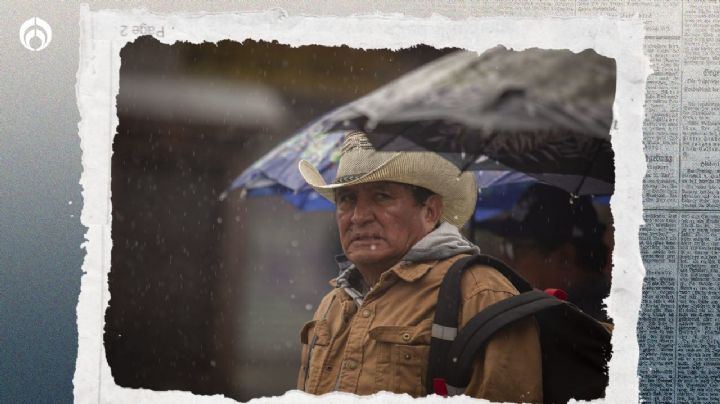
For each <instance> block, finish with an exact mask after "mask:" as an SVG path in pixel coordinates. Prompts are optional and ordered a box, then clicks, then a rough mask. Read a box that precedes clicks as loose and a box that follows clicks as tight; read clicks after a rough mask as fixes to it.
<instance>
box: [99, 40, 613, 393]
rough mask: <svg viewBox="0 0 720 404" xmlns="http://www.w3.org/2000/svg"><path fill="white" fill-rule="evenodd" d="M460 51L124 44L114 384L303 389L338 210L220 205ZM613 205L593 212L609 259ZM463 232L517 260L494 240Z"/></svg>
mask: <svg viewBox="0 0 720 404" xmlns="http://www.w3.org/2000/svg"><path fill="white" fill-rule="evenodd" d="M453 51H455V49H433V48H430V47H426V46H418V47H415V48H411V49H404V50H399V51H390V50H385V49H380V50H358V49H351V48H348V47H322V46H302V47H298V48H292V47H289V46H286V45H280V44H278V43H267V42H255V41H251V40H248V41H245V42H243V43H236V42H230V41H221V42H219V43H217V44H212V43H206V44H201V45H193V44H187V43H178V44H174V45H171V46H170V45H163V44H161V43H159V42H158V41H156V40H155V39H153V38H151V37H141V38H139V39H137V40H136V41H135V42H133V43H130V44H128V45H127V46H125V48H123V50H122V51H121V60H122V66H121V69H120V89H119V94H118V98H117V110H118V116H119V126H118V128H117V134H116V136H115V139H114V143H113V157H112V180H111V186H112V207H113V213H112V242H113V248H112V258H111V260H112V261H111V271H110V275H109V289H110V293H111V299H110V306H109V308H108V310H107V312H106V325H105V349H106V354H107V360H108V363H109V364H110V367H111V370H112V374H113V377H114V378H115V382H116V383H117V384H118V385H121V386H125V387H143V388H149V389H154V390H187V391H192V392H194V393H198V394H218V393H219V394H225V395H227V396H229V397H232V398H235V399H238V400H243V401H245V400H249V399H251V398H254V397H260V396H269V395H280V394H282V393H284V392H285V391H287V390H291V389H294V388H295V385H296V375H297V370H298V367H299V359H300V340H299V330H300V329H301V327H302V325H303V324H304V323H305V322H307V321H309V320H310V318H311V317H312V314H313V312H314V310H315V306H316V305H317V304H318V303H319V301H320V299H321V297H322V296H323V295H324V294H325V293H327V292H328V291H329V290H330V285H329V284H328V281H329V280H330V279H331V278H333V277H334V276H336V274H337V267H336V265H335V263H334V260H333V256H334V255H335V254H339V253H341V252H342V251H341V248H340V245H339V242H338V240H337V230H336V228H335V221H334V213H333V212H332V211H312V212H310V211H303V210H300V209H297V208H295V207H294V206H292V205H291V204H290V203H288V202H287V201H286V200H284V199H283V198H282V197H281V196H278V195H267V196H263V197H247V198H245V197H243V196H242V193H241V192H240V191H239V190H235V191H230V192H229V193H228V194H227V198H225V199H223V200H221V198H220V196H221V195H222V194H223V193H224V192H225V191H227V190H228V188H229V186H230V184H231V183H232V181H233V179H234V178H235V177H236V176H237V175H238V174H239V173H241V172H242V171H243V170H245V169H246V168H248V167H249V166H250V165H252V164H253V163H254V162H255V161H257V160H258V159H260V158H261V157H262V156H263V155H264V154H265V153H267V152H268V151H270V150H271V149H272V148H273V147H275V146H277V145H278V144H280V143H281V142H283V141H285V140H286V139H287V138H289V137H290V136H291V135H293V134H294V133H296V132H297V131H298V130H300V129H301V128H302V127H304V126H305V125H306V124H308V123H309V122H311V121H313V120H314V119H316V118H318V117H319V116H321V115H323V114H325V113H327V112H328V111H331V110H333V109H335V108H337V107H338V106H341V105H344V104H346V103H348V102H351V101H353V100H355V99H357V98H359V97H361V96H363V95H365V94H367V93H369V92H370V91H372V90H374V89H376V88H378V87H380V86H382V85H384V84H386V83H388V82H390V81H392V80H394V79H396V78H398V77H399V76H401V75H403V74H405V73H407V72H409V71H411V70H413V69H415V68H417V67H419V66H421V65H424V64H426V63H428V62H430V61H432V60H435V59H437V58H439V57H442V56H444V55H446V54H448V53H450V52H453ZM513 192H515V193H517V190H515V191H513ZM517 196H518V195H515V197H517ZM608 199H609V197H608V198H606V199H604V200H603V201H601V202H600V203H596V204H595V205H594V208H595V210H596V211H597V214H598V217H599V218H600V221H601V222H602V223H604V224H605V228H606V229H607V232H606V233H605V240H606V245H607V247H608V250H607V254H608V257H609V256H610V254H611V251H612V239H613V237H612V218H611V216H610V212H609V205H608V203H607V201H608ZM510 214H511V212H509V211H508V212H504V216H503V213H502V212H501V216H503V217H505V218H507V217H509V215H510ZM475 224H477V223H475ZM464 232H465V235H466V236H467V237H469V238H471V239H473V240H474V241H475V242H476V243H477V244H479V245H480V246H481V248H482V249H483V251H485V252H487V253H490V254H493V255H497V256H499V257H501V258H503V259H506V260H510V261H512V258H513V257H512V254H510V256H508V251H507V243H506V240H504V239H503V238H502V237H500V236H498V235H496V233H492V232H490V231H487V230H486V229H483V228H482V226H478V225H474V226H471V227H466V229H465V230H464ZM517 245H518V244H516V250H517V248H518V247H517ZM610 265H611V264H610V263H609V261H608V262H607V263H606V268H603V270H602V271H603V272H602V276H603V279H607V280H608V282H609V276H610V271H609V268H610V267H611V266H610ZM603 290H604V289H603ZM601 293H606V292H602V291H601ZM601 297H602V296H601Z"/></svg>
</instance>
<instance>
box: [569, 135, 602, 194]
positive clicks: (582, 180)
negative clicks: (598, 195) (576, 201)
mask: <svg viewBox="0 0 720 404" xmlns="http://www.w3.org/2000/svg"><path fill="white" fill-rule="evenodd" d="M601 142H602V140H600V139H598V138H593V143H594V145H595V152H594V153H593V158H592V160H590V164H588V166H587V167H586V168H585V172H584V173H583V175H582V177H581V178H580V183H579V184H578V186H577V189H575V193H574V194H575V195H580V189H582V186H583V185H584V184H585V178H587V176H588V175H589V174H590V169H592V166H593V165H594V164H595V160H597V157H598V155H599V154H600V146H601Z"/></svg>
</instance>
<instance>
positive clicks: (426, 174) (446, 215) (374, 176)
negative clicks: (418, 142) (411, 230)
mask: <svg viewBox="0 0 720 404" xmlns="http://www.w3.org/2000/svg"><path fill="white" fill-rule="evenodd" d="M298 169H299V170H300V174H301V175H302V176H303V178H304V179H305V181H306V182H307V183H308V185H310V186H311V187H312V188H313V189H314V190H315V191H317V193H319V194H320V195H322V196H323V197H325V198H326V199H327V200H329V201H330V202H333V203H335V190H336V189H339V188H342V187H347V186H351V185H357V184H364V183H368V182H380V181H388V182H399V183H403V184H410V185H416V186H419V187H423V188H426V189H429V190H430V191H432V192H435V193H436V194H438V195H440V196H441V197H442V200H443V214H442V219H443V220H444V221H446V222H448V223H450V224H452V225H454V226H456V227H458V228H461V227H462V226H463V225H465V223H466V222H467V221H468V219H469V218H470V216H471V215H472V213H473V211H474V210H475V202H476V201H477V184H476V182H475V176H474V175H473V174H472V173H470V172H459V171H458V169H457V168H456V167H455V166H454V165H452V163H451V162H449V161H447V160H445V159H444V158H442V157H440V156H438V155H437V154H435V153H430V152H405V153H395V154H394V155H393V156H392V157H390V158H389V159H387V160H386V161H385V162H383V163H382V164H381V165H379V166H378V167H376V168H375V169H373V170H371V171H370V172H368V173H366V174H364V175H362V176H360V177H358V178H355V179H353V180H352V181H347V182H343V183H332V184H328V183H327V182H326V181H325V179H324V178H323V176H322V174H320V172H319V171H318V170H317V169H316V168H315V167H313V165H312V164H310V163H309V162H307V161H305V160H301V161H300V163H299V164H298Z"/></svg>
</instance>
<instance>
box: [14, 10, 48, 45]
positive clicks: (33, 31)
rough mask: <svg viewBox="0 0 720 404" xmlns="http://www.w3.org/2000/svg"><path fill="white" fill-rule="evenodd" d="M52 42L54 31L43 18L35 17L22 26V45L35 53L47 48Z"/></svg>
mask: <svg viewBox="0 0 720 404" xmlns="http://www.w3.org/2000/svg"><path fill="white" fill-rule="evenodd" d="M51 41H52V29H51V28H50V25H49V24H48V23H47V22H45V20H43V19H42V18H38V17H33V18H31V19H29V20H27V21H25V22H24V23H23V24H22V25H21V26H20V43H21V44H22V45H23V46H24V47H25V48H27V49H28V50H31V51H33V52H37V51H41V50H43V49H45V48H47V46H48V45H50V42H51Z"/></svg>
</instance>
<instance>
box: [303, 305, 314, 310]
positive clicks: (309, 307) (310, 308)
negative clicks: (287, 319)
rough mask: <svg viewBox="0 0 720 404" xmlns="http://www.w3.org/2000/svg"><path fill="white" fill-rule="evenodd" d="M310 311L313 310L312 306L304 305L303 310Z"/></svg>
mask: <svg viewBox="0 0 720 404" xmlns="http://www.w3.org/2000/svg"><path fill="white" fill-rule="evenodd" d="M312 309H313V305H312V304H310V303H308V304H306V305H305V310H307V311H310V310H312Z"/></svg>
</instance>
